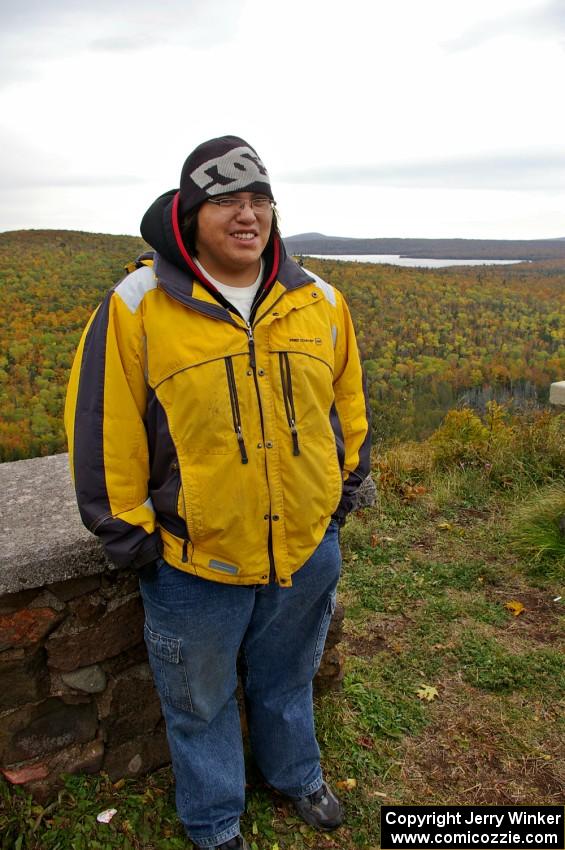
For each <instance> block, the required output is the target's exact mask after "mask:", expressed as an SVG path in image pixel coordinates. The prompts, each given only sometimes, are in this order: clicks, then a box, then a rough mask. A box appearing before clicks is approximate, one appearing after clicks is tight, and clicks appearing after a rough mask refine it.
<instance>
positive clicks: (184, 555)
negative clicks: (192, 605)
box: [171, 460, 190, 564]
mask: <svg viewBox="0 0 565 850" xmlns="http://www.w3.org/2000/svg"><path fill="white" fill-rule="evenodd" d="M171 469H172V470H173V471H174V472H178V473H179V486H178V487H177V497H176V500H175V504H174V510H175V513H176V514H178V503H179V496H180V491H181V487H182V479H181V477H180V469H179V465H178V463H177V461H176V460H174V461H173V462H172V464H171ZM182 501H183V504H184V517H185V519H184V526H185V528H186V537H185V539H184V540H183V541H182V557H181V561H182V563H183V564H186V563H188V544H189V543H190V532H189V530H188V520H187V516H188V514H187V512H186V499H185V497H184V490H183V491H182Z"/></svg>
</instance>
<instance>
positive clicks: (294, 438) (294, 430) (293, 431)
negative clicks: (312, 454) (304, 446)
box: [290, 419, 300, 457]
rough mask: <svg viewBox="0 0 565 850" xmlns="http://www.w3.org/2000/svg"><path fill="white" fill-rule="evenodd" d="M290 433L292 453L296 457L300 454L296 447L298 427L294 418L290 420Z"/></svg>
mask: <svg viewBox="0 0 565 850" xmlns="http://www.w3.org/2000/svg"><path fill="white" fill-rule="evenodd" d="M290 433H291V434H292V454H293V455H294V456H295V457H297V456H298V455H299V454H300V449H299V448H298V429H297V428H296V423H295V421H294V419H291V420H290Z"/></svg>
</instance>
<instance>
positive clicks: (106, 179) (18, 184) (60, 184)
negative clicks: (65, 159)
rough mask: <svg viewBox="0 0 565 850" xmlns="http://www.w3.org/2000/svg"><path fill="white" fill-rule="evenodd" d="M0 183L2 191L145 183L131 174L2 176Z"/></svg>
mask: <svg viewBox="0 0 565 850" xmlns="http://www.w3.org/2000/svg"><path fill="white" fill-rule="evenodd" d="M0 181H1V183H2V188H3V189H6V190H8V189H10V190H12V191H14V190H16V191H17V190H19V189H26V190H27V189H30V188H35V189H62V188H64V189H83V188H97V189H98V188H100V189H102V188H105V187H106V188H117V187H120V186H138V185H140V184H142V183H146V182H147V181H146V180H145V179H144V178H142V177H136V176H135V175H133V174H98V175H96V174H66V175H63V174H60V175H56V174H54V175H35V176H34V175H33V174H2V173H1V172H0Z"/></svg>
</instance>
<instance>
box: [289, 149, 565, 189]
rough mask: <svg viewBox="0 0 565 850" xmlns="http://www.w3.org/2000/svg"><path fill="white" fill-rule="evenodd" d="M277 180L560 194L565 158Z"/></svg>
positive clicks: (518, 157)
mask: <svg viewBox="0 0 565 850" xmlns="http://www.w3.org/2000/svg"><path fill="white" fill-rule="evenodd" d="M278 177H279V179H280V180H283V181H284V182H287V183H311V184H326V185H358V186H363V185H365V184H370V185H381V186H396V187H399V188H412V189H420V188H425V189H430V188H433V189H497V190H506V191H513V190H543V191H560V190H562V189H564V188H565V153H562V152H561V151H559V152H556V151H538V152H532V151H529V152H516V153H509V154H494V153H493V154H484V155H481V156H475V157H459V158H451V159H448V158H445V159H430V160H420V161H411V162H403V163H399V162H390V163H382V164H379V165H374V164H369V163H367V164H359V165H347V166H337V165H336V166H327V167H325V168H312V169H309V170H306V171H289V172H286V173H283V174H279V175H278Z"/></svg>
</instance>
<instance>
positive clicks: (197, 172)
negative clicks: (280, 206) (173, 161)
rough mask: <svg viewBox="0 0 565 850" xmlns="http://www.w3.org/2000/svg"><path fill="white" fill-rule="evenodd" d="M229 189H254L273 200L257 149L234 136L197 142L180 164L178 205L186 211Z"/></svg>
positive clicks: (242, 190) (235, 190)
mask: <svg viewBox="0 0 565 850" xmlns="http://www.w3.org/2000/svg"><path fill="white" fill-rule="evenodd" d="M230 192H257V193H259V194H261V195H267V197H269V198H271V200H273V193H272V190H271V184H270V182H269V175H268V174H267V169H266V168H265V166H264V165H263V163H262V162H261V160H260V159H259V157H258V155H257V152H256V151H255V150H254V149H253V148H252V147H251V145H248V144H247V142H246V141H244V140H243V139H240V138H238V137H237V136H221V137H220V138H218V139H210V140H209V141H208V142H203V143H202V144H201V145H198V147H197V148H195V149H194V150H193V151H192V153H191V154H189V156H188V158H187V160H186V162H185V163H184V165H183V167H182V172H181V177H180V209H181V213H182V214H183V215H185V214H186V213H187V212H190V210H192V209H194V208H195V207H197V206H198V205H199V204H201V203H202V201H205V200H206V199H207V198H213V197H214V195H226V194H229V193H230Z"/></svg>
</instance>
